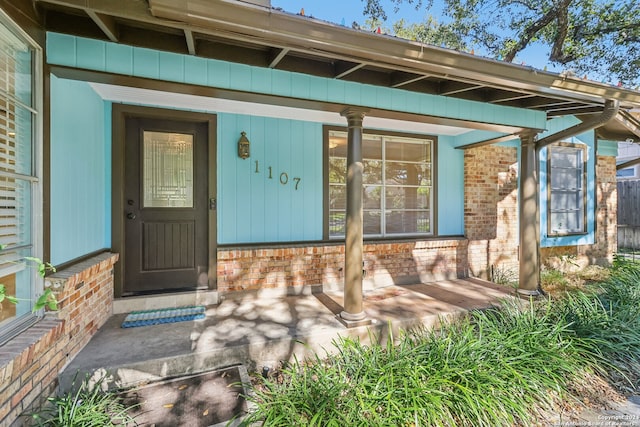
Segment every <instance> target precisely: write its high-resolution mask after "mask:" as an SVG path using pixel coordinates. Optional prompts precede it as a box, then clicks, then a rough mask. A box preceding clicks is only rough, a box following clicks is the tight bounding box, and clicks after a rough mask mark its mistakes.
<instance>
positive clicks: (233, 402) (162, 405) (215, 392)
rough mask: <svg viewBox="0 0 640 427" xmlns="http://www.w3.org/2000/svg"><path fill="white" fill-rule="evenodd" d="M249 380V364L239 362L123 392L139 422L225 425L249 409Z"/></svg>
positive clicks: (159, 426)
mask: <svg viewBox="0 0 640 427" xmlns="http://www.w3.org/2000/svg"><path fill="white" fill-rule="evenodd" d="M248 383H249V376H248V375H247V370H246V368H245V367H244V366H243V365H238V366H232V367H229V368H224V369H218V370H215V371H209V372H205V373H201V374H196V375H190V376H185V377H178V378H173V379H168V380H163V381H160V382H157V383H150V384H146V385H143V386H140V387H136V388H133V389H131V390H126V391H124V392H122V393H121V396H122V398H123V403H124V404H125V405H126V406H127V407H133V408H132V409H130V410H129V415H131V416H133V417H134V419H135V421H136V423H137V425H139V426H155V427H175V426H189V427H200V426H202V427H205V426H216V425H221V426H224V425H227V422H228V421H229V420H231V419H234V418H235V419H236V420H238V418H239V417H242V416H243V415H245V414H246V413H247V402H246V401H245V399H244V396H245V395H246V391H245V389H244V386H243V385H248ZM234 425H235V424H234Z"/></svg>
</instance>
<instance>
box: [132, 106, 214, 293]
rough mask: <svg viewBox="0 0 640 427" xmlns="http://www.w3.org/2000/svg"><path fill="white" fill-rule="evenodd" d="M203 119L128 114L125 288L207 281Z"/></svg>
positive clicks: (150, 289) (149, 289)
mask: <svg viewBox="0 0 640 427" xmlns="http://www.w3.org/2000/svg"><path fill="white" fill-rule="evenodd" d="M207 144H208V126H207V123H193V122H184V121H173V120H164V119H150V118H140V117H127V119H126V122H125V148H124V156H125V159H124V193H123V196H124V203H123V208H124V209H123V215H124V218H123V222H124V247H125V251H124V253H125V257H124V263H123V264H124V265H123V268H124V275H123V276H124V277H123V278H124V283H123V294H124V295H132V294H145V293H154V292H164V291H178V290H193V289H197V288H206V287H207V272H208V263H209V261H208V258H209V253H208V236H209V233H208V224H207V222H208V209H209V199H208V194H209V191H208V170H207V163H208V148H207Z"/></svg>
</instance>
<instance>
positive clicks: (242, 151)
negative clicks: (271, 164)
mask: <svg viewBox="0 0 640 427" xmlns="http://www.w3.org/2000/svg"><path fill="white" fill-rule="evenodd" d="M250 153H251V142H249V140H248V139H247V133H246V132H240V139H239V140H238V157H240V158H241V159H243V160H244V159H246V158H247V157H249V155H250Z"/></svg>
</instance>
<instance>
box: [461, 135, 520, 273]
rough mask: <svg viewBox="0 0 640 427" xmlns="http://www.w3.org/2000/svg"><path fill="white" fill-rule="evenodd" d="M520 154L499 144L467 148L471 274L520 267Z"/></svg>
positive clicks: (466, 216)
mask: <svg viewBox="0 0 640 427" xmlns="http://www.w3.org/2000/svg"><path fill="white" fill-rule="evenodd" d="M517 161H518V154H517V150H516V148H512V147H500V146H495V145H490V146H485V147H478V148H472V149H469V150H465V154H464V191H465V194H464V223H465V230H464V231H465V236H466V237H467V239H468V240H469V243H468V245H469V248H468V252H469V260H468V263H469V265H468V268H469V274H470V275H471V276H475V277H484V278H490V276H491V270H492V268H500V269H506V270H513V271H517V268H518V163H517Z"/></svg>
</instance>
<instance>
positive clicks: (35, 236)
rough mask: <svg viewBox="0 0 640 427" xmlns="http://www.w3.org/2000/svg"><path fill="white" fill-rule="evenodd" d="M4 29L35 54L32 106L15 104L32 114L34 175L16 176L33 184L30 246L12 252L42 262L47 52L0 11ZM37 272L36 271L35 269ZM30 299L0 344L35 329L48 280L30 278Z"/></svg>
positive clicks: (1, 332)
mask: <svg viewBox="0 0 640 427" xmlns="http://www.w3.org/2000/svg"><path fill="white" fill-rule="evenodd" d="M0 25H1V26H3V27H4V28H5V29H6V30H8V31H9V32H10V33H12V34H13V35H14V36H15V37H16V38H18V39H19V40H20V41H21V42H24V43H25V44H26V45H28V46H29V48H30V49H31V50H32V59H31V105H30V106H25V105H23V104H21V103H20V102H19V101H18V100H15V102H16V104H17V105H20V106H21V107H22V108H23V109H26V110H27V111H29V112H30V113H31V117H32V120H31V174H30V175H21V174H13V175H15V176H14V178H18V179H20V180H22V181H24V182H28V183H30V184H31V185H30V189H31V211H30V214H31V215H30V226H31V229H30V235H31V241H30V244H27V245H22V246H18V247H15V246H14V247H13V248H11V249H14V250H20V249H25V248H26V249H31V250H30V256H34V257H38V258H42V247H43V224H42V212H43V201H42V200H43V197H42V191H43V190H42V185H41V177H42V171H43V159H42V141H43V118H42V111H43V105H44V101H43V75H44V73H43V50H42V48H41V47H40V46H39V45H38V43H36V42H35V40H33V39H32V38H31V37H30V36H29V35H28V34H27V33H26V32H25V31H23V30H22V29H21V28H20V27H19V25H18V24H16V23H15V22H14V21H13V20H12V19H11V18H10V17H9V16H8V15H7V14H6V13H5V12H4V11H2V10H0ZM0 95H3V96H5V98H6V99H10V98H11V97H10V96H9V95H8V94H6V93H5V94H0ZM10 175H11V174H10V173H7V172H5V173H4V176H10ZM17 267H20V268H24V264H22V263H18V264H17V265H14V266H13V267H8V268H4V269H2V271H0V277H2V276H5V275H7V274H11V272H12V271H17V270H16V268H17ZM32 271H33V269H32ZM30 278H31V280H30V286H31V289H30V295H31V300H29V301H21V302H20V303H19V304H25V307H26V305H28V310H26V313H25V314H22V315H20V316H16V317H15V318H13V319H9V320H7V321H6V322H4V323H3V324H2V326H1V327H0V344H2V343H4V342H6V341H7V340H9V339H11V338H13V337H14V336H16V335H17V334H19V333H20V332H22V331H24V330H25V329H27V328H28V327H29V326H31V325H33V324H34V323H35V322H36V321H37V320H38V318H39V317H41V316H42V314H43V313H42V311H41V312H40V313H35V314H34V313H32V312H31V308H32V307H33V303H34V300H35V299H36V298H37V297H38V296H39V295H40V294H41V293H42V290H43V288H44V280H43V279H42V278H41V277H40V276H39V275H37V274H35V271H33V274H31V275H30Z"/></svg>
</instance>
